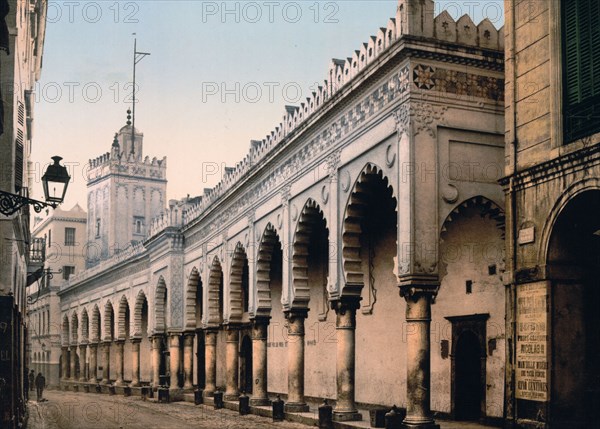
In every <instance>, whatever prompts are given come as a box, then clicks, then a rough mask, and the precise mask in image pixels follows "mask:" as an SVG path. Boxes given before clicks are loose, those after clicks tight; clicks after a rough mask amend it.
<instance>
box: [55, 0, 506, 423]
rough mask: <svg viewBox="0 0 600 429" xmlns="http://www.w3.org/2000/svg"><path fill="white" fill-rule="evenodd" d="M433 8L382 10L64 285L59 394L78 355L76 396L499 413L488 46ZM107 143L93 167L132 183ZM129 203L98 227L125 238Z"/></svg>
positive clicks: (500, 114)
mask: <svg viewBox="0 0 600 429" xmlns="http://www.w3.org/2000/svg"><path fill="white" fill-rule="evenodd" d="M433 6H434V4H433V1H430V0H426V1H416V0H400V1H399V2H398V11H397V15H396V16H395V17H394V18H392V19H390V20H389V21H388V23H387V25H386V27H382V28H380V29H379V30H377V32H376V34H375V35H373V36H371V37H370V38H369V39H368V41H367V42H366V43H364V44H363V45H361V47H360V49H358V50H356V51H355V52H354V53H353V54H352V56H351V57H349V58H347V59H345V60H338V59H334V60H332V61H331V63H330V66H329V72H328V76H327V80H326V81H324V82H323V85H322V86H321V87H320V88H319V90H318V92H316V93H314V94H313V95H312V96H311V97H309V98H308V99H307V100H306V102H304V103H302V104H301V105H300V106H288V107H286V113H285V115H284V117H283V121H282V122H281V123H280V124H279V125H278V126H277V127H276V128H275V130H273V131H272V132H271V133H270V134H269V135H268V136H267V137H266V138H265V139H263V140H256V141H252V142H251V144H250V151H249V153H248V155H247V156H246V157H245V158H244V159H243V160H242V161H240V162H239V163H238V164H237V165H236V166H235V167H234V168H228V169H226V171H225V172H224V177H223V179H222V181H221V182H220V183H219V184H218V185H217V186H216V187H215V188H213V189H207V190H205V192H204V194H203V195H202V197H201V198H198V199H195V200H190V199H184V200H182V201H179V202H175V201H172V202H171V203H170V204H169V207H168V208H167V209H165V211H164V212H163V214H162V215H161V216H159V217H158V218H157V219H155V220H154V221H153V222H152V223H151V224H150V225H149V227H148V229H147V230H146V231H145V232H146V234H145V237H144V238H143V239H142V240H139V241H137V242H136V240H132V241H134V242H135V243H134V244H133V245H132V246H130V247H128V248H127V249H125V250H120V251H119V252H114V253H108V254H107V255H106V256H107V257H108V259H104V260H103V261H101V262H99V263H98V264H95V265H94V266H93V267H90V268H89V269H88V270H86V271H84V272H81V273H79V274H76V275H75V276H73V277H72V278H71V279H69V282H68V283H67V284H66V285H65V286H64V288H62V289H61V291H60V292H59V296H60V303H61V304H60V305H61V312H62V332H63V333H62V346H63V370H62V373H63V375H64V376H65V377H64V379H63V381H62V385H63V386H65V387H67V388H71V387H74V386H80V385H81V381H78V377H77V371H78V368H79V374H81V372H82V371H83V368H84V367H85V365H86V364H85V362H87V367H88V368H89V371H88V374H87V379H86V382H89V383H96V382H101V383H103V384H112V383H113V382H114V384H115V385H116V386H117V387H123V386H131V387H134V388H136V387H138V386H140V385H149V384H151V385H153V386H155V387H157V386H159V385H161V384H167V385H168V386H169V388H170V392H171V396H172V397H178V396H181V394H185V392H191V391H192V389H193V388H194V386H197V387H199V388H201V389H202V390H203V392H204V396H205V398H206V399H207V400H210V398H211V397H212V396H213V394H214V392H215V391H216V390H217V389H219V390H222V391H224V393H225V398H226V399H228V400H237V398H238V396H239V393H240V391H245V392H248V393H249V394H251V403H252V404H254V405H264V404H266V403H268V401H269V395H273V394H281V395H282V396H283V397H284V398H285V399H286V410H287V411H289V412H294V411H306V410H308V402H310V401H312V400H317V399H319V400H321V399H323V398H327V399H331V400H333V401H334V402H335V407H334V418H335V419H336V420H339V421H344V420H357V419H360V418H361V416H360V414H359V413H358V407H362V406H373V405H386V406H391V405H394V404H396V405H399V406H400V407H402V408H405V409H406V411H407V416H406V418H405V420H404V423H405V425H406V427H411V428H434V427H436V424H435V422H434V418H433V411H435V412H437V413H439V414H440V415H445V416H447V417H452V418H455V419H461V420H482V421H486V420H489V421H500V420H501V419H502V418H503V416H504V401H505V371H506V369H505V357H506V355H507V351H506V342H505V339H506V334H505V320H504V317H505V286H504V284H503V282H502V274H503V272H504V269H505V267H504V264H505V256H504V235H505V226H504V219H505V217H504V208H503V207H504V204H503V202H504V193H503V190H502V187H501V186H500V185H499V184H498V180H499V179H500V178H501V177H502V176H503V171H504V168H503V166H504V54H503V48H504V32H503V30H502V29H501V30H497V29H496V28H495V27H494V26H493V25H492V24H491V22H489V21H488V20H484V21H482V22H481V23H480V24H479V25H475V24H474V23H473V22H472V21H471V19H470V18H469V17H468V16H466V15H465V16H463V17H461V18H460V19H459V20H458V21H455V20H454V19H452V17H451V16H450V15H449V14H448V13H447V12H442V13H441V14H440V15H438V16H435V17H434V7H433ZM126 135H127V133H126ZM117 146H118V148H117V149H116V150H115V151H111V152H110V153H108V154H107V155H105V156H104V157H102V159H101V160H96V161H94V162H93V163H92V168H97V167H96V166H97V165H103V166H104V165H110V166H111V167H110V169H111V170H112V169H122V171H123V173H122V174H123V176H125V178H127V177H131V179H132V182H133V183H135V174H137V170H136V169H131V168H129V167H128V165H129V164H128V162H129V160H130V159H132V157H128V158H127V160H126V159H125V158H123V157H119V156H118V155H119V152H118V150H120V148H121V147H123V146H122V143H120V142H119V143H118V144H117ZM140 152H141V151H140ZM136 153H137V152H136ZM140 155H141V153H140ZM113 166H114V167H113ZM162 166H163V165H162V164H160V163H158V162H156V163H155V162H152V163H151V164H150V165H148V164H147V163H144V166H143V168H142V170H143V171H144V172H145V173H144V174H149V175H152V171H153V169H158V168H159V167H161V168H162ZM102 168H105V167H102ZM106 171H108V167H106ZM119 171H121V170H119ZM154 174H155V175H158V174H159V172H158V171H157V172H156V173H154ZM145 177H146V176H145ZM155 177H156V176H155ZM94 180H95V179H94V176H93V175H92V179H91V181H90V187H94V186H96V185H95V182H94ZM143 183H146V182H143ZM138 185H139V184H138ZM116 186H118V183H116V182H114V183H112V184H111V182H107V189H106V191H102V192H103V193H102V195H104V192H106V194H107V195H108V197H106V198H108V199H110V198H111V197H110V196H111V195H115V194H116V192H117V190H116V189H115V187H116ZM133 186H135V185H133ZM128 192H129V194H128V195H132V193H131V190H129V191H128ZM134 192H135V191H134ZM145 192H146V198H148V197H147V196H148V190H146V191H145ZM150 192H152V191H150ZM96 195H97V194H96ZM133 200H134V199H132V198H127V199H125V200H123V201H122V202H121V204H119V205H118V207H117V208H118V210H119V213H122V212H127V213H128V215H127V216H125V217H124V220H123V219H117V218H115V221H116V222H117V223H118V222H120V221H123V222H124V223H127V224H128V226H109V228H121V227H123V228H129V227H130V226H133V225H134V223H132V221H133V219H134V217H135V212H134V211H132V204H133ZM92 201H94V200H93V198H92ZM146 201H147V199H146ZM92 206H93V204H92ZM92 206H88V214H89V219H97V218H98V216H97V215H96V214H92V213H96V212H95V210H96V208H94V207H92ZM103 207H104V206H103ZM144 207H148V206H147V205H146V206H144ZM150 207H151V210H150V212H152V207H153V206H152V204H150ZM103 210H104V209H103ZM106 210H108V211H109V212H110V210H111V209H110V206H109V208H108V209H106ZM145 213H148V212H145ZM132 216H134V217H132ZM101 219H102V218H101ZM93 225H94V223H93V222H92V221H89V222H88V234H89V228H91V227H92V226H93ZM100 225H102V223H100ZM101 230H102V229H101ZM124 231H125V230H124ZM123 234H124V236H126V237H127V240H131V235H130V234H125V232H124V233H123ZM107 239H108V240H109V242H108V243H107V244H108V247H109V248H110V245H111V244H112V243H111V242H110V240H112V239H113V238H111V237H110V236H107ZM120 244H121V243H120ZM79 379H81V377H79Z"/></svg>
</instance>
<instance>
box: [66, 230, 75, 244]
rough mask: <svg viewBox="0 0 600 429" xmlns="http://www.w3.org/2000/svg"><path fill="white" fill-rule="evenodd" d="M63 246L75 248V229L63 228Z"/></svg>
mask: <svg viewBox="0 0 600 429" xmlns="http://www.w3.org/2000/svg"><path fill="white" fill-rule="evenodd" d="M65 246H75V228H65Z"/></svg>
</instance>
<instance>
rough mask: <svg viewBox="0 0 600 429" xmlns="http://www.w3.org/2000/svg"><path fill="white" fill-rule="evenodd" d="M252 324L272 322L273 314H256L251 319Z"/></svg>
mask: <svg viewBox="0 0 600 429" xmlns="http://www.w3.org/2000/svg"><path fill="white" fill-rule="evenodd" d="M250 322H252V325H263V324H264V325H268V324H269V323H271V316H255V317H253V318H251V319H250Z"/></svg>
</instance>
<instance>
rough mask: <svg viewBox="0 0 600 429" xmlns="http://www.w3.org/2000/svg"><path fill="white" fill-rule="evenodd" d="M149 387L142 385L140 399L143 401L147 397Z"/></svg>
mask: <svg viewBox="0 0 600 429" xmlns="http://www.w3.org/2000/svg"><path fill="white" fill-rule="evenodd" d="M150 389H151V388H149V387H147V386H143V387H142V401H145V400H146V399H148V390H150Z"/></svg>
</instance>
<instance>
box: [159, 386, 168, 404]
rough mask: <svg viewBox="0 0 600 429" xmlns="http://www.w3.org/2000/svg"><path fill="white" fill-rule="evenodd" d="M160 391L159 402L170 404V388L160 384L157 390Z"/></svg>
mask: <svg viewBox="0 0 600 429" xmlns="http://www.w3.org/2000/svg"><path fill="white" fill-rule="evenodd" d="M157 392H158V402H161V403H166V404H168V403H169V402H170V397H169V388H168V387H163V386H160V387H159V388H158V390H157Z"/></svg>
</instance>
